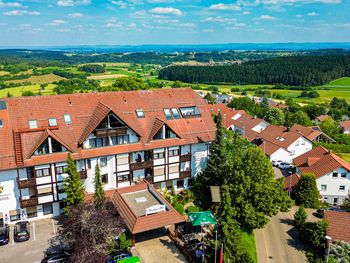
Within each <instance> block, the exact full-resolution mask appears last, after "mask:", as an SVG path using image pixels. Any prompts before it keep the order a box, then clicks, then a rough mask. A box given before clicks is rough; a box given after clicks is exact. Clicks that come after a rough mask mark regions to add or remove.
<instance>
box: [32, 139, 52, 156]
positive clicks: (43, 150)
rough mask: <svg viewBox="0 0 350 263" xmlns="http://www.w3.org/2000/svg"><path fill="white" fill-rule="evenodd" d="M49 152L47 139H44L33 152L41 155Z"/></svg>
mask: <svg viewBox="0 0 350 263" xmlns="http://www.w3.org/2000/svg"><path fill="white" fill-rule="evenodd" d="M48 153H49V141H48V139H46V140H45V141H44V142H43V143H42V144H41V145H40V146H39V147H38V149H36V151H35V152H34V155H43V154H48Z"/></svg>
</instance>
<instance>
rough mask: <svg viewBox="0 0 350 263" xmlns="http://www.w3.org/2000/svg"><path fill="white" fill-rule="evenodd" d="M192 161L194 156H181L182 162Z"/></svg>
mask: <svg viewBox="0 0 350 263" xmlns="http://www.w3.org/2000/svg"><path fill="white" fill-rule="evenodd" d="M191 159H192V154H184V155H180V162H189V161H191Z"/></svg>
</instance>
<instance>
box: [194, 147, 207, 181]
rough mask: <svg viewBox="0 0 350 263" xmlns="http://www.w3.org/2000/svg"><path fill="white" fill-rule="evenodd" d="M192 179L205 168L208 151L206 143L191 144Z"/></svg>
mask: <svg viewBox="0 0 350 263" xmlns="http://www.w3.org/2000/svg"><path fill="white" fill-rule="evenodd" d="M191 148H192V152H191V153H192V164H191V165H192V167H191V169H192V177H195V176H197V174H198V173H200V172H201V171H203V170H204V169H205V167H206V163H207V159H208V155H209V151H208V145H207V144H206V143H198V144H192V147H191Z"/></svg>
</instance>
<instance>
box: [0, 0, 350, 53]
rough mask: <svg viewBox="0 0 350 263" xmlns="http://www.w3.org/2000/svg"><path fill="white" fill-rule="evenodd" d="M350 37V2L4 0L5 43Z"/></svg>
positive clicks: (0, 12) (1, 28) (0, 40)
mask: <svg viewBox="0 0 350 263" xmlns="http://www.w3.org/2000/svg"><path fill="white" fill-rule="evenodd" d="M346 41H350V0H238V1H225V0H217V1H208V0H202V1H201V0H190V1H185V0H46V1H44V0H31V1H24V0H17V1H8V0H0V46H46V45H48V46H50V45H55V46H57V45H94V44H110V45H114V44H115V45H123V44H132V45H138V44H208V43H228V42H230V43H239V42H240V43H248V42H249V43H259V42H265V43H272V42H346Z"/></svg>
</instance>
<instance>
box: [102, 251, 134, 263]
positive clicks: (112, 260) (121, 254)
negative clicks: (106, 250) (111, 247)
mask: <svg viewBox="0 0 350 263" xmlns="http://www.w3.org/2000/svg"><path fill="white" fill-rule="evenodd" d="M127 258H131V254H130V253H129V252H128V251H125V250H120V251H116V252H114V253H112V254H111V255H110V256H109V259H108V260H107V263H116V262H120V261H121V260H123V259H127Z"/></svg>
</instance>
